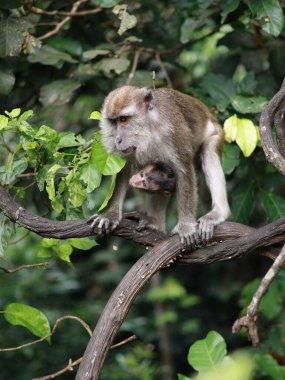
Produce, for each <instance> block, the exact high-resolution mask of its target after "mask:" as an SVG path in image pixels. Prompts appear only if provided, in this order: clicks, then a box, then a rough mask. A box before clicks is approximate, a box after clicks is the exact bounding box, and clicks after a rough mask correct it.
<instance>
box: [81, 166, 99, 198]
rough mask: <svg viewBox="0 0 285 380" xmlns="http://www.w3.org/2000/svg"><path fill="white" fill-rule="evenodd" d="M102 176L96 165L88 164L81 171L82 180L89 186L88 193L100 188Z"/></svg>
mask: <svg viewBox="0 0 285 380" xmlns="http://www.w3.org/2000/svg"><path fill="white" fill-rule="evenodd" d="M101 178H102V174H101V173H100V172H99V170H98V168H97V166H96V165H94V163H92V162H88V164H86V165H84V166H83V167H82V168H81V170H80V179H81V180H82V181H83V182H84V183H85V184H86V185H87V189H86V191H87V193H90V192H91V191H93V190H94V189H96V188H97V187H99V186H100V183H101Z"/></svg>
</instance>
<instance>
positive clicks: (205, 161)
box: [198, 132, 230, 242]
mask: <svg viewBox="0 0 285 380" xmlns="http://www.w3.org/2000/svg"><path fill="white" fill-rule="evenodd" d="M221 138H222V135H221V133H219V132H218V133H217V134H215V135H212V136H210V137H208V139H207V141H206V142H205V143H204V145H203V149H202V153H201V159H202V168H203V171H204V173H205V178H206V183H207V186H208V188H209V190H210V193H211V197H212V210H211V211H210V212H208V213H207V214H206V215H204V216H202V217H201V218H200V219H199V220H198V222H199V236H200V237H201V238H202V241H203V242H208V241H209V240H211V239H212V237H213V234H214V227H215V226H216V225H218V224H220V223H221V222H223V221H224V220H226V219H227V217H228V216H229V214H230V208H229V204H228V199H227V190H226V180H225V176H224V172H223V169H222V165H221V161H220V157H219V153H218V148H219V144H221Z"/></svg>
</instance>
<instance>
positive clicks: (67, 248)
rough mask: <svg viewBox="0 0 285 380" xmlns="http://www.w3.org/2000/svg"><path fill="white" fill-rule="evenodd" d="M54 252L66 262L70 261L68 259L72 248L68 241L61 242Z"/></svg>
mask: <svg viewBox="0 0 285 380" xmlns="http://www.w3.org/2000/svg"><path fill="white" fill-rule="evenodd" d="M55 251H56V253H57V255H58V257H59V258H60V259H61V260H62V261H65V262H67V263H71V261H70V255H71V254H72V251H73V248H72V246H71V245H70V244H68V243H63V244H60V245H58V246H57V248H56V250H55Z"/></svg>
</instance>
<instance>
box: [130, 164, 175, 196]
mask: <svg viewBox="0 0 285 380" xmlns="http://www.w3.org/2000/svg"><path fill="white" fill-rule="evenodd" d="M129 184H130V185H131V186H132V187H133V188H135V189H139V190H143V191H146V192H148V193H158V194H164V195H170V194H173V193H174V192H175V190H176V178H175V174H174V171H173V169H172V168H171V167H170V166H169V165H167V164H165V163H163V162H161V161H157V162H154V163H151V164H149V165H147V166H145V167H144V168H142V169H141V170H140V171H139V172H138V173H136V174H134V175H133V176H132V178H131V179H130V181H129Z"/></svg>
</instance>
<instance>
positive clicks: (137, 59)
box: [126, 49, 141, 85]
mask: <svg viewBox="0 0 285 380" xmlns="http://www.w3.org/2000/svg"><path fill="white" fill-rule="evenodd" d="M140 55H141V49H138V50H136V52H135V55H134V61H133V65H132V68H131V71H130V73H129V76H128V79H127V81H126V85H129V84H130V83H131V81H132V79H133V77H134V75H135V72H136V70H137V67H138V63H139V59H140Z"/></svg>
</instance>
